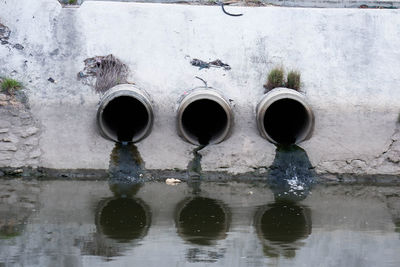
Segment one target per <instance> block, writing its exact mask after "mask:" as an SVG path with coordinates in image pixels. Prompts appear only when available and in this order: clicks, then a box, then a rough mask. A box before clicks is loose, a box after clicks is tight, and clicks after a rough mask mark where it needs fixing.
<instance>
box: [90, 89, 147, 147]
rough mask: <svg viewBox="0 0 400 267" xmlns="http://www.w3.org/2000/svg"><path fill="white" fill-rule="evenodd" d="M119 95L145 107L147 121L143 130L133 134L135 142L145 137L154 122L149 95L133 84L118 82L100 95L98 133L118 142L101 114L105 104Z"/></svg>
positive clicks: (97, 116)
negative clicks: (130, 98)
mask: <svg viewBox="0 0 400 267" xmlns="http://www.w3.org/2000/svg"><path fill="white" fill-rule="evenodd" d="M121 96H129V97H132V98H135V99H136V100H138V101H139V102H140V103H142V104H143V106H144V107H145V108H146V111H147V115H148V122H147V124H146V126H145V127H144V129H143V130H141V131H140V133H139V134H137V135H136V136H134V137H133V138H132V141H131V142H132V143H137V142H139V141H141V140H143V139H144V138H146V137H147V136H148V135H149V134H150V133H151V129H152V127H153V122H154V113H153V108H152V101H151V100H150V96H149V95H148V94H147V92H146V91H145V90H143V89H141V88H139V87H137V86H135V85H133V84H119V85H116V86H114V87H112V88H111V89H109V90H108V91H107V92H106V93H104V95H103V96H102V97H101V99H100V102H99V106H98V109H97V115H96V119H97V126H98V129H99V131H100V134H101V135H102V136H103V137H104V138H106V139H109V140H111V141H114V142H120V141H119V140H118V138H116V136H115V134H113V133H112V132H111V131H110V130H108V127H107V126H106V125H105V123H104V122H103V119H102V116H103V112H104V109H105V108H106V107H107V105H108V104H109V103H110V102H111V101H112V100H114V99H116V98H118V97H121Z"/></svg>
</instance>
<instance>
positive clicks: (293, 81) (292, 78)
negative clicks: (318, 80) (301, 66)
mask: <svg viewBox="0 0 400 267" xmlns="http://www.w3.org/2000/svg"><path fill="white" fill-rule="evenodd" d="M286 87H287V88H290V89H293V90H296V91H299V90H300V72H298V71H294V70H292V71H290V72H289V73H288V75H287V80H286Z"/></svg>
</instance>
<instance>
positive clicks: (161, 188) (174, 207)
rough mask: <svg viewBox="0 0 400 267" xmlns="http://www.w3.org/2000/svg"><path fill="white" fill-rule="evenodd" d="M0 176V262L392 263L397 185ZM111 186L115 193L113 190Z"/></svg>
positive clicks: (399, 261) (399, 238)
mask: <svg viewBox="0 0 400 267" xmlns="http://www.w3.org/2000/svg"><path fill="white" fill-rule="evenodd" d="M115 186H117V185H115V184H110V183H109V181H35V180H32V181H25V180H0V215H1V216H0V266H15V265H17V266H157V267H158V266H399V265H400V253H399V248H400V232H399V230H398V229H399V227H398V225H399V222H400V204H399V203H400V194H399V193H398V192H399V189H400V188H399V187H396V186H374V185H368V186H367V185H329V186H328V185H316V186H315V187H314V188H313V189H312V192H311V194H309V195H308V197H307V198H305V199H304V200H302V201H299V202H292V203H285V202H282V201H276V200H275V196H274V192H273V191H272V190H271V189H270V188H269V186H268V185H267V183H266V182H253V183H251V182H202V184H201V190H200V191H196V192H194V191H193V188H192V187H190V184H189V185H188V184H187V183H185V182H183V183H181V184H179V185H176V186H169V185H166V184H165V183H163V182H145V183H143V184H142V185H141V187H140V188H137V190H135V191H134V193H133V194H132V195H129V194H123V195H119V194H115V193H113V191H112V190H110V187H115ZM117 192H119V191H118V190H117Z"/></svg>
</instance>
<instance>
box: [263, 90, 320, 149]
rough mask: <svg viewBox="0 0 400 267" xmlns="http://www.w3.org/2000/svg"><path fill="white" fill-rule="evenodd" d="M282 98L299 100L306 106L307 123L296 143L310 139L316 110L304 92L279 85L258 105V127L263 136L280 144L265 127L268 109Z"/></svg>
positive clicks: (265, 95)
mask: <svg viewBox="0 0 400 267" xmlns="http://www.w3.org/2000/svg"><path fill="white" fill-rule="evenodd" d="M281 99H291V100H295V101H297V102H299V103H300V104H301V105H302V106H303V107H304V109H305V111H306V113H307V117H308V119H307V125H306V127H305V128H304V130H303V131H302V133H300V135H299V136H298V137H297V138H296V142H295V143H294V144H298V143H301V142H303V141H306V140H308V139H310V138H311V136H312V134H313V130H314V123H315V118H314V112H313V111H312V109H311V107H310V105H309V104H308V103H307V101H306V97H305V96H304V95H303V94H302V93H300V92H298V91H295V90H293V89H289V88H286V87H279V88H275V89H273V90H271V91H269V92H268V93H266V94H264V95H263V96H262V98H261V100H260V101H259V102H258V104H257V107H256V115H257V127H258V130H259V132H260V134H261V136H262V137H263V138H265V139H267V140H268V141H269V142H271V143H273V144H278V142H277V141H275V140H274V139H273V138H272V137H271V136H270V135H269V134H268V133H267V131H266V129H265V125H264V116H265V113H266V111H267V109H268V108H269V107H270V106H271V105H272V104H273V103H275V102H276V101H278V100H281Z"/></svg>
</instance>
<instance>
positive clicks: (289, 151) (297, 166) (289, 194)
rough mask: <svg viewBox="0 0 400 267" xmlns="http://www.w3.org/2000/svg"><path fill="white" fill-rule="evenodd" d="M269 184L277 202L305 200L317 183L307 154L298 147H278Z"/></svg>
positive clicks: (270, 172)
mask: <svg viewBox="0 0 400 267" xmlns="http://www.w3.org/2000/svg"><path fill="white" fill-rule="evenodd" d="M267 178H268V179H267V182H268V185H269V186H270V188H271V190H272V191H273V193H274V196H275V200H277V201H279V200H283V201H293V202H295V201H299V200H303V199H305V198H306V197H307V196H308V194H309V193H310V190H311V188H312V186H313V184H314V183H315V172H314V169H313V167H312V165H311V163H310V160H309V159H308V156H307V153H306V152H305V151H304V150H303V149H302V148H301V147H299V146H297V145H278V146H277V148H276V154H275V159H274V162H273V163H272V165H271V166H270V171H269V172H268V176H267Z"/></svg>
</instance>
